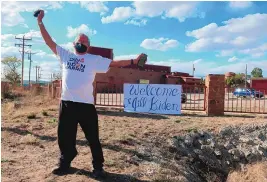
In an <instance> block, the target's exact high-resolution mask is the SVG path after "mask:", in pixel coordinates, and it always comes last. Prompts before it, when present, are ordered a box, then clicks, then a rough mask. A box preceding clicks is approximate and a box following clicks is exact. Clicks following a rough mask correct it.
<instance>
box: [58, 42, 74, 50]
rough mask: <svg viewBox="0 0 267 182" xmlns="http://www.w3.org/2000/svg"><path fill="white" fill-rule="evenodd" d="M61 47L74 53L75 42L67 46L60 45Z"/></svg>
mask: <svg viewBox="0 0 267 182" xmlns="http://www.w3.org/2000/svg"><path fill="white" fill-rule="evenodd" d="M60 46H62V47H63V48H65V49H68V50H70V51H74V46H73V42H68V43H66V44H60Z"/></svg>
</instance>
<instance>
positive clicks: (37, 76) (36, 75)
mask: <svg viewBox="0 0 267 182" xmlns="http://www.w3.org/2000/svg"><path fill="white" fill-rule="evenodd" d="M35 69H36V74H35V77H36V81H35V82H36V83H38V80H39V69H40V66H35Z"/></svg>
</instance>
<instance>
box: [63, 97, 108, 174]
mask: <svg viewBox="0 0 267 182" xmlns="http://www.w3.org/2000/svg"><path fill="white" fill-rule="evenodd" d="M78 123H79V124H80V126H81V128H82V130H83V132H84V134H85V137H86V139H87V141H88V142H89V145H90V148H91V153H92V157H93V161H92V163H93V167H94V169H102V167H103V162H104V157H103V151H102V147H101V144H100V141H99V130H98V115H97V112H96V108H95V106H94V105H93V104H84V103H77V102H71V101H61V103H60V112H59V124H58V145H59V149H60V152H61V156H60V160H59V162H60V165H61V166H69V165H70V163H71V161H72V160H73V159H74V158H75V156H76V155H77V150H76V135H77V126H78Z"/></svg>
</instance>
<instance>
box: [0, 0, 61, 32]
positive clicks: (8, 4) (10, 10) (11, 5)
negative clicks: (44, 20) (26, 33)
mask: <svg viewBox="0 0 267 182" xmlns="http://www.w3.org/2000/svg"><path fill="white" fill-rule="evenodd" d="M60 8H62V2H53V1H48V2H45V1H28V2H22V1H20V2H15V1H4V2H2V8H1V16H2V17H1V20H2V25H4V26H9V27H11V26H15V25H22V26H25V23H24V22H25V19H24V18H23V17H22V16H21V14H20V13H22V12H31V13H32V12H34V11H35V10H37V9H44V10H47V9H60Z"/></svg>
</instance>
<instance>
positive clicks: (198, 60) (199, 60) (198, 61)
mask: <svg viewBox="0 0 267 182" xmlns="http://www.w3.org/2000/svg"><path fill="white" fill-rule="evenodd" d="M202 61H203V59H197V60H195V61H193V63H194V64H198V63H200V62H202Z"/></svg>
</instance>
